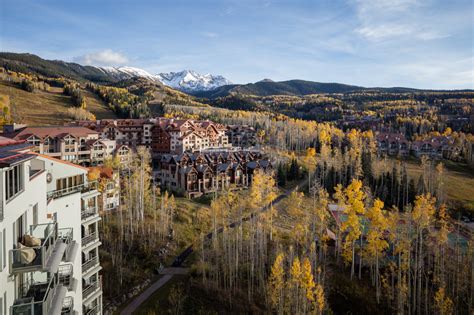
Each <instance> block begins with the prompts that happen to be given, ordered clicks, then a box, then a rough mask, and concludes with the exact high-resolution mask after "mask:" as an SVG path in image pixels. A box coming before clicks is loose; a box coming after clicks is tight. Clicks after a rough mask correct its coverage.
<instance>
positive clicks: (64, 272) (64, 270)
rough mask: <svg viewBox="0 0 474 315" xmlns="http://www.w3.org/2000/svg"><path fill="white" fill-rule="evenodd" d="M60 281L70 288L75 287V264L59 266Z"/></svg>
mask: <svg viewBox="0 0 474 315" xmlns="http://www.w3.org/2000/svg"><path fill="white" fill-rule="evenodd" d="M58 277H59V283H61V284H62V285H63V286H64V287H66V288H67V289H68V290H71V289H72V287H73V266H72V264H67V265H61V266H59V268H58Z"/></svg>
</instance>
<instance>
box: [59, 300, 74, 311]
mask: <svg viewBox="0 0 474 315" xmlns="http://www.w3.org/2000/svg"><path fill="white" fill-rule="evenodd" d="M73 314H74V299H73V298H72V296H68V297H65V298H64V302H63V307H62V309H61V315H73Z"/></svg>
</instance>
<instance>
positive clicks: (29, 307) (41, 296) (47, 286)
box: [11, 276, 58, 315]
mask: <svg viewBox="0 0 474 315" xmlns="http://www.w3.org/2000/svg"><path fill="white" fill-rule="evenodd" d="M57 286H58V277H57V276H53V277H51V278H50V279H49V280H48V281H45V282H34V281H31V282H27V283H25V284H24V285H23V287H20V294H19V297H18V298H17V299H16V300H15V302H14V303H13V305H12V306H11V314H13V315H17V314H18V315H23V314H50V310H51V308H52V304H53V300H54V297H55V295H56V293H57Z"/></svg>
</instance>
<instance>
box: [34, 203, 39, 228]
mask: <svg viewBox="0 0 474 315" xmlns="http://www.w3.org/2000/svg"><path fill="white" fill-rule="evenodd" d="M37 224H38V204H35V205H34V206H33V225H37Z"/></svg>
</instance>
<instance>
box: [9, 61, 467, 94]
mask: <svg viewBox="0 0 474 315" xmlns="http://www.w3.org/2000/svg"><path fill="white" fill-rule="evenodd" d="M0 66H3V67H4V68H5V69H8V70H12V71H17V72H24V73H36V74H40V75H44V76H50V77H60V76H63V77H69V78H72V79H75V80H79V81H92V82H95V83H105V84H113V83H116V82H119V81H121V80H124V79H130V78H133V77H143V78H146V79H148V80H151V81H154V82H160V83H162V84H164V85H167V86H169V87H171V88H174V89H177V90H180V91H182V92H185V93H187V94H190V95H193V96H196V97H201V98H209V99H215V98H218V97H223V96H227V95H229V94H246V95H256V96H270V95H294V96H304V95H309V94H321V93H323V94H324V93H328V94H331V93H353V92H362V91H364V92H371V91H373V92H385V93H414V92H446V91H461V92H465V91H473V90H470V89H461V90H434V89H415V88H406V87H386V88H381V87H363V86H357V85H349V84H342V83H323V82H314V81H307V80H298V79H296V80H286V81H279V82H275V81H272V80H270V79H263V80H261V81H258V82H255V83H247V84H231V82H230V81H228V80H227V79H226V78H224V77H222V76H220V75H211V74H205V75H202V74H199V73H197V72H195V71H192V70H183V71H179V72H169V73H161V74H157V75H154V74H150V73H149V72H147V71H145V70H143V69H140V68H135V67H129V66H122V67H96V66H83V65H80V64H78V63H73V62H65V61H61V60H46V59H42V58H41V57H39V56H36V55H34V54H29V53H9V52H0Z"/></svg>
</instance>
